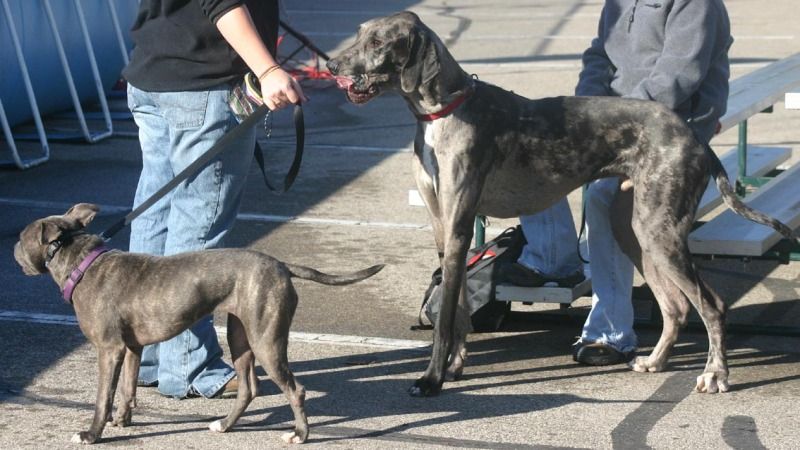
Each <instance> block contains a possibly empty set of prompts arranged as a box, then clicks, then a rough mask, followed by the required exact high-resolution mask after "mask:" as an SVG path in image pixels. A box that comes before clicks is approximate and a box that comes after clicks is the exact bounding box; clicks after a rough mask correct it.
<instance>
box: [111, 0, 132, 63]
mask: <svg viewBox="0 0 800 450" xmlns="http://www.w3.org/2000/svg"><path fill="white" fill-rule="evenodd" d="M115 1H116V0H108V10H109V13H110V14H111V22H112V23H113V24H114V33H115V34H116V36H117V43H118V44H119V51H120V52H121V53H122V61H123V62H124V63H125V65H126V66H127V65H128V63H129V62H130V58H129V57H128V48H127V46H125V38H124V37H123V36H122V27H121V26H120V25H119V15H117V7H116V6H114V2H115Z"/></svg>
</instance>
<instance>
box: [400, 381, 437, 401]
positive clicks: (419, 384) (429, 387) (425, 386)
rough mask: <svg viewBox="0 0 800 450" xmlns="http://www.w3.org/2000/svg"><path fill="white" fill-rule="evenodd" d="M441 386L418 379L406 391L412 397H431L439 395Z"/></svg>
mask: <svg viewBox="0 0 800 450" xmlns="http://www.w3.org/2000/svg"><path fill="white" fill-rule="evenodd" d="M441 391H442V385H441V384H436V383H431V382H430V381H428V380H427V379H425V378H420V379H418V380H417V381H415V382H414V385H413V386H411V387H410V388H409V389H408V394H409V395H410V396H412V397H433V396H436V395H439V392H441Z"/></svg>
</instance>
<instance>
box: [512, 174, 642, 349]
mask: <svg viewBox="0 0 800 450" xmlns="http://www.w3.org/2000/svg"><path fill="white" fill-rule="evenodd" d="M617 185H618V180H617V179H616V178H607V179H602V180H598V181H596V182H594V183H592V184H591V185H590V186H589V189H588V190H587V192H586V198H585V201H586V223H587V226H588V228H587V230H588V231H587V239H588V244H589V268H590V271H591V276H592V288H593V290H594V293H593V294H592V310H591V311H590V312H589V317H588V318H587V319H586V322H585V323H584V326H583V332H582V333H581V341H589V342H602V343H606V344H608V345H610V346H612V347H614V348H616V349H617V350H620V351H628V350H634V349H635V348H636V334H635V333H634V331H633V306H632V304H631V292H632V285H633V264H632V263H631V262H630V260H629V259H628V257H627V256H625V254H623V253H622V251H621V250H620V249H619V247H618V246H617V241H616V240H614V237H613V235H612V233H611V223H610V221H609V216H608V206H609V205H610V204H611V200H612V199H613V195H614V193H615V192H616V189H617ZM520 223H521V224H522V230H523V233H524V234H525V238H526V239H527V240H528V244H527V245H526V246H525V248H524V249H523V251H522V255H521V256H520V258H519V260H518V262H519V263H520V264H522V265H524V266H526V267H528V268H529V269H534V270H536V271H537V272H539V273H542V274H544V275H548V276H552V277H565V276H568V275H571V274H573V273H575V272H577V271H579V270H581V269H582V265H581V262H580V259H579V258H578V254H577V248H578V239H577V236H576V235H575V224H574V222H573V220H572V214H571V213H570V209H569V204H568V203H567V199H566V198H564V199H562V200H561V201H559V202H558V203H556V204H555V205H553V206H551V207H550V208H549V209H546V210H544V211H541V212H539V213H537V214H534V215H531V216H521V217H520Z"/></svg>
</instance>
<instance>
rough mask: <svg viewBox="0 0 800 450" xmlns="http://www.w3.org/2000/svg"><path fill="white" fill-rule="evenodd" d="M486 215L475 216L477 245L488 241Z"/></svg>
mask: <svg viewBox="0 0 800 450" xmlns="http://www.w3.org/2000/svg"><path fill="white" fill-rule="evenodd" d="M485 222H486V216H475V247H480V246H481V245H483V244H485V243H486V225H484V223H485Z"/></svg>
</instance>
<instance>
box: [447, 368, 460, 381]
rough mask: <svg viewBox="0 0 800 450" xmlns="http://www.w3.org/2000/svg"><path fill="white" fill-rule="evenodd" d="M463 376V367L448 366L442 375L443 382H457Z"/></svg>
mask: <svg viewBox="0 0 800 450" xmlns="http://www.w3.org/2000/svg"><path fill="white" fill-rule="evenodd" d="M462 375H464V365H458V366H455V367H454V366H452V365H451V366H450V367H448V368H447V372H445V374H444V379H445V381H458V380H460V379H461V376H462Z"/></svg>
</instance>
